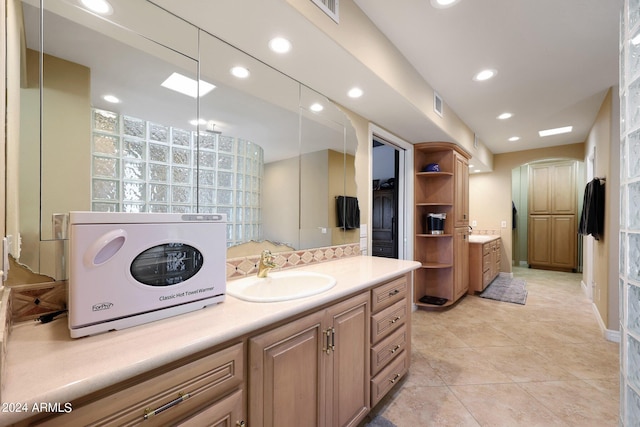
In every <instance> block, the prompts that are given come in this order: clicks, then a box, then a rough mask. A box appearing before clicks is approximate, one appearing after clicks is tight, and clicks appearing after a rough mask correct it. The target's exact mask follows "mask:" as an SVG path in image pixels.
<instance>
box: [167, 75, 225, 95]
mask: <svg viewBox="0 0 640 427" xmlns="http://www.w3.org/2000/svg"><path fill="white" fill-rule="evenodd" d="M198 83H199V84H198ZM162 86H163V87H166V88H167V89H171V90H175V91H176V92H180V93H181V94H183V95H187V96H190V97H192V98H197V97H198V96H204V95H206V94H208V93H209V92H211V91H212V90H213V89H215V88H216V87H215V85H212V84H211V83H207V82H205V81H203V80H200V81H199V82H198V81H195V80H193V79H192V78H189V77H187V76H183V75H182V74H180V73H173V74H171V75H170V76H169V78H167V79H166V80H165V81H164V82H162Z"/></svg>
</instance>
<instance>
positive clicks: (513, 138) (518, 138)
mask: <svg viewBox="0 0 640 427" xmlns="http://www.w3.org/2000/svg"><path fill="white" fill-rule="evenodd" d="M518 140H520V137H519V136H512V137H511V138H509V141H511V142H515V141H518Z"/></svg>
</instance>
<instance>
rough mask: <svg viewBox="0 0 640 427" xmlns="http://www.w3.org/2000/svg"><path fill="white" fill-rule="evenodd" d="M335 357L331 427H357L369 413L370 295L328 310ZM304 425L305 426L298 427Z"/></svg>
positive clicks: (330, 395)
mask: <svg viewBox="0 0 640 427" xmlns="http://www.w3.org/2000/svg"><path fill="white" fill-rule="evenodd" d="M328 320H329V322H330V324H331V325H332V326H331V328H332V329H331V332H332V335H333V337H332V344H333V354H331V355H328V357H326V358H325V360H326V361H327V365H328V366H327V367H328V369H327V377H328V386H327V392H328V394H327V402H328V403H330V404H331V418H330V419H329V418H327V425H329V426H355V425H357V424H358V422H359V421H361V420H362V418H363V417H364V416H365V415H366V414H367V412H368V411H369V391H370V387H369V294H368V293H367V294H363V295H360V296H357V297H355V298H351V299H349V300H347V301H345V302H343V303H340V304H338V305H336V306H334V307H332V308H330V310H329V319H328ZM299 425H305V424H299Z"/></svg>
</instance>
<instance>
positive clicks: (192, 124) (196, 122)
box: [189, 119, 207, 126]
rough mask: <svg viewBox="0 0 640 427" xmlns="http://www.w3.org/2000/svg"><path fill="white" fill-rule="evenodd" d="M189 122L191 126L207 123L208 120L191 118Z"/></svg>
mask: <svg viewBox="0 0 640 427" xmlns="http://www.w3.org/2000/svg"><path fill="white" fill-rule="evenodd" d="M189 124H190V125H191V126H199V125H206V124H207V121H206V120H205V119H193V120H189Z"/></svg>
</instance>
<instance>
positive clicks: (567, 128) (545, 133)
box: [538, 126, 573, 137]
mask: <svg viewBox="0 0 640 427" xmlns="http://www.w3.org/2000/svg"><path fill="white" fill-rule="evenodd" d="M572 130H573V126H564V127H561V128H555V129H547V130H541V131H539V132H538V135H540V136H541V137H544V136H551V135H560V134H561V133H569V132H571V131H572Z"/></svg>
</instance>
